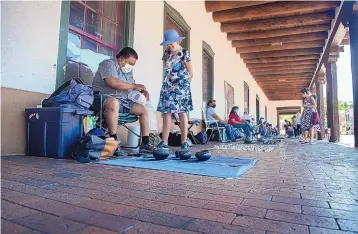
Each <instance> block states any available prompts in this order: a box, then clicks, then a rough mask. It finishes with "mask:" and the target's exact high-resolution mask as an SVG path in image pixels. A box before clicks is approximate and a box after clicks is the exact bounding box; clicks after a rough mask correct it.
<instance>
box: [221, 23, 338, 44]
mask: <svg viewBox="0 0 358 234" xmlns="http://www.w3.org/2000/svg"><path fill="white" fill-rule="evenodd" d="M330 28H331V25H330V24H318V25H311V26H304V27H296V28H285V29H275V30H268V31H259V32H246V33H228V34H227V39H228V40H229V41H234V40H249V39H258V38H269V37H280V36H288V35H297V34H303V33H313V32H326V31H328V30H329V29H330ZM293 29H294V30H293Z"/></svg>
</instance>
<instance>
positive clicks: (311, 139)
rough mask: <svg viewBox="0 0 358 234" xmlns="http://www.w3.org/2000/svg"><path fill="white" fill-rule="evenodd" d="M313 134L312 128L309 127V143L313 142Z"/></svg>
mask: <svg viewBox="0 0 358 234" xmlns="http://www.w3.org/2000/svg"><path fill="white" fill-rule="evenodd" d="M313 134H314V129H313V128H310V143H312V142H313Z"/></svg>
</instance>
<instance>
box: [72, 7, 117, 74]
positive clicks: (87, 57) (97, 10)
mask: <svg viewBox="0 0 358 234" xmlns="http://www.w3.org/2000/svg"><path fill="white" fill-rule="evenodd" d="M121 7H122V4H121V2H120V1H71V3H70V15H69V32H68V41H67V56H66V57H67V60H71V61H75V62H81V63H84V64H86V65H88V66H89V68H90V69H91V70H92V71H93V72H95V71H96V70H97V68H98V64H99V63H100V62H101V61H103V60H105V59H108V58H112V57H114V56H115V54H116V53H117V52H118V49H119V41H120V40H121V38H120V37H119V35H120V24H119V23H120V14H119V13H120V8H121Z"/></svg>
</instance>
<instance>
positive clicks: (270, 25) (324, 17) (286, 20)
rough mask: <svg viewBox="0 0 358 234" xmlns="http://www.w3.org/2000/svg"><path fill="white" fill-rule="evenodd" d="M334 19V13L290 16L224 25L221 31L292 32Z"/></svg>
mask: <svg viewBox="0 0 358 234" xmlns="http://www.w3.org/2000/svg"><path fill="white" fill-rule="evenodd" d="M333 18H334V11H327V12H323V13H316V14H307V15H299V16H288V17H283V18H272V19H264V20H253V21H245V22H239V23H223V24H221V31H222V32H242V33H243V32H255V31H267V30H274V29H283V28H292V30H295V29H294V28H295V27H301V26H309V25H316V24H325V23H329V22H330V21H331V20H332V19H333Z"/></svg>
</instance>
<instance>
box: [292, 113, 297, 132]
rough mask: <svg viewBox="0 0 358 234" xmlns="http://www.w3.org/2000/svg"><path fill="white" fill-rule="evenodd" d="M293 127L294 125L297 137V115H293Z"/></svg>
mask: <svg viewBox="0 0 358 234" xmlns="http://www.w3.org/2000/svg"><path fill="white" fill-rule="evenodd" d="M292 127H293V130H294V133H295V138H297V136H298V129H297V119H296V115H294V116H293V117H292Z"/></svg>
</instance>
